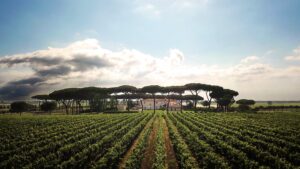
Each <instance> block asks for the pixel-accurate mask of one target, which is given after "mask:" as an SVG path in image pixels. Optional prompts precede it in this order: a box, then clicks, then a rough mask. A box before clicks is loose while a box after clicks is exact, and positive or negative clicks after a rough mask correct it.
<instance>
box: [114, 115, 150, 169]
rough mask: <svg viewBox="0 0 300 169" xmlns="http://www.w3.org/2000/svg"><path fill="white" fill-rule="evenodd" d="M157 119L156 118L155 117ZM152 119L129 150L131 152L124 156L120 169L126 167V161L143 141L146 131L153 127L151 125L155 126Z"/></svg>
mask: <svg viewBox="0 0 300 169" xmlns="http://www.w3.org/2000/svg"><path fill="white" fill-rule="evenodd" d="M153 118H155V117H153ZM153 118H152V119H151V120H150V121H149V122H148V123H147V124H146V126H145V127H144V129H143V130H142V131H141V133H140V134H139V136H138V137H137V139H135V140H134V141H133V143H132V145H131V147H130V148H129V150H128V151H127V152H126V153H125V155H124V156H123V158H122V160H121V162H120V163H119V169H124V168H125V167H126V161H127V159H128V158H129V157H130V155H131V153H132V151H133V150H134V149H135V147H136V146H137V144H138V142H139V140H140V139H142V137H141V136H142V133H143V132H145V131H146V129H147V128H149V127H151V125H153V123H154V122H153V120H154V119H153Z"/></svg>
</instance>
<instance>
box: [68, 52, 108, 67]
mask: <svg viewBox="0 0 300 169" xmlns="http://www.w3.org/2000/svg"><path fill="white" fill-rule="evenodd" d="M70 64H72V65H73V66H74V67H75V70H78V71H85V70H88V69H91V68H101V67H107V66H110V63H109V62H108V61H106V60H105V59H103V58H99V57H97V56H84V55H76V56H75V57H74V59H72V60H71V61H70Z"/></svg>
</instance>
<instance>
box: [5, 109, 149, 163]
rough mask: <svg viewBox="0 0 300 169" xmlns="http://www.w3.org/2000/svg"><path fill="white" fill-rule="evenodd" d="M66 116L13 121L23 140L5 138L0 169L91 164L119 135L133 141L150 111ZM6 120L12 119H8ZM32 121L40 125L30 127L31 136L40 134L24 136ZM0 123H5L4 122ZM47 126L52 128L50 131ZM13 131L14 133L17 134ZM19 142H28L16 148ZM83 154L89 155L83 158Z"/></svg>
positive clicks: (147, 118)
mask: <svg viewBox="0 0 300 169" xmlns="http://www.w3.org/2000/svg"><path fill="white" fill-rule="evenodd" d="M66 118H67V120H66V119H65V118H64V117H59V118H58V119H56V122H55V120H54V121H53V119H49V120H50V121H51V122H47V120H48V119H47V118H46V119H36V120H35V119H34V120H32V121H30V120H28V121H27V120H26V119H25V120H23V119H22V120H20V121H18V120H16V126H15V128H16V129H18V130H19V131H18V133H22V134H21V135H23V136H24V138H23V139H22V141H19V140H17V139H16V138H18V137H17V136H16V137H6V138H5V139H7V140H10V141H9V142H5V146H2V148H3V150H1V152H0V157H1V162H0V168H57V167H60V168H70V167H71V168H77V166H80V165H81V164H82V163H84V164H82V165H84V166H86V165H85V164H86V163H89V166H92V163H93V162H94V161H97V159H99V158H100V157H101V156H102V155H104V154H105V153H106V152H107V150H108V149H109V147H111V146H113V145H114V144H115V143H116V142H117V141H118V140H119V138H121V137H120V136H126V135H127V136H128V137H124V138H123V139H125V140H128V141H129V140H130V139H129V138H131V140H133V139H134V138H135V137H136V135H137V134H138V133H139V132H140V131H141V129H142V128H143V125H144V124H145V123H147V122H148V121H149V119H150V118H151V114H117V115H99V116H90V117H89V116H82V117H79V118H77V117H76V118H74V119H70V118H69V117H66ZM39 120H40V121H46V123H41V122H40V121H39ZM7 123H8V124H9V123H11V122H10V121H8V122H7ZM26 123H27V125H26ZM34 123H37V125H36V126H39V128H40V129H37V128H35V127H32V128H35V129H34V130H35V134H34V135H36V134H37V133H40V137H37V138H32V137H30V136H29V137H26V133H29V132H30V131H31V130H33V129H32V128H31V127H28V126H34V125H33V124H34ZM46 124H47V125H50V124H51V125H52V126H46ZM1 125H3V126H5V125H4V124H1ZM6 125H7V124H6ZM43 125H45V126H43ZM68 125H69V126H68ZM23 126H24V127H23ZM136 126H139V127H136ZM4 128H7V127H4ZM50 129H53V131H51V130H50ZM11 131H13V130H7V131H5V130H1V134H0V135H2V136H6V135H13V134H5V132H6V133H10V132H11ZM46 131H49V133H46ZM131 131H132V132H131ZM133 131H134V132H133ZM128 133H129V134H128ZM15 134H16V135H17V133H15ZM29 134H30V133H29ZM43 138H44V139H43ZM116 138H117V139H116ZM22 143H31V144H24V145H22V146H19V147H16V146H17V145H19V144H22ZM9 144H11V145H9ZM129 144H131V142H130V141H129V142H127V144H126V145H127V146H126V147H125V148H127V147H128V146H129ZM95 148H97V149H95ZM103 150H104V151H103ZM85 154H87V155H88V156H89V158H87V159H86V158H85V157H86V156H85ZM100 154H101V155H100ZM82 157H83V158H82ZM74 159H80V160H76V161H75V163H74ZM81 159H85V160H86V161H83V160H81Z"/></svg>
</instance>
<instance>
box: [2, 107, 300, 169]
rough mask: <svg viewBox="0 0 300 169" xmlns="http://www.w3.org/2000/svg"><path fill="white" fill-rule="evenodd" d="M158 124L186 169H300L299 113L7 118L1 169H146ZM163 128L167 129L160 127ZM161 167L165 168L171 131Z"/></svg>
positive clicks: (159, 147) (158, 144)
mask: <svg viewBox="0 0 300 169" xmlns="http://www.w3.org/2000/svg"><path fill="white" fill-rule="evenodd" d="M154 118H159V119H160V120H163V119H165V120H166V126H167V127H168V131H169V137H170V139H171V143H172V146H173V149H174V151H175V156H176V159H177V163H178V166H179V168H183V169H198V168H253V169H254V168H275V169H279V168H299V166H300V154H299V152H300V139H299V138H300V137H299V136H300V135H299V130H300V119H299V114H298V112H284V113H282V112H280V113H279V112H276V113H256V114H250V113H193V112H182V113H179V112H177V113H176V112H170V113H163V112H161V111H159V112H158V113H156V114H154V113H149V112H147V113H120V114H117V113H116V114H97V115H76V116H75V115H70V116H65V115H52V116H50V115H45V116H32V115H28V114H26V115H24V116H18V115H11V114H8V115H1V117H0V140H1V144H0V150H1V151H0V168H107V169H111V168H118V167H119V166H118V165H119V164H120V161H121V160H122V158H123V157H124V154H125V153H126V152H127V151H128V150H129V148H130V147H131V146H132V145H133V143H134V141H135V140H136V139H137V138H138V140H136V141H137V142H136V144H135V145H136V146H135V148H134V149H133V150H132V152H131V153H130V154H129V157H128V160H127V161H125V167H124V168H129V169H131V168H132V169H135V168H140V165H141V162H142V159H143V158H144V157H145V155H146V154H145V148H146V147H147V143H148V139H149V135H150V133H151V131H152V129H153V128H152V127H153V125H151V124H156V123H153V120H154ZM157 124H161V121H160V123H157ZM164 126H165V125H158V126H155V127H157V128H158V130H157V135H156V137H155V139H154V140H155V146H154V151H155V156H153V159H154V161H153V167H154V168H165V167H166V165H165V164H166V162H165V161H166V160H168V158H167V157H168V156H167V157H166V151H167V148H166V146H165V139H164V135H163V134H164V132H163V129H165V128H163V127H164Z"/></svg>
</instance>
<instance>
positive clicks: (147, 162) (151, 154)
mask: <svg viewBox="0 0 300 169" xmlns="http://www.w3.org/2000/svg"><path fill="white" fill-rule="evenodd" d="M158 126H159V119H158V118H157V117H156V119H155V121H154V123H153V130H152V131H151V133H150V137H149V140H148V144H147V148H146V150H145V154H144V158H143V161H142V165H141V169H151V168H152V164H153V161H154V158H155V138H156V136H157V130H158Z"/></svg>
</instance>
